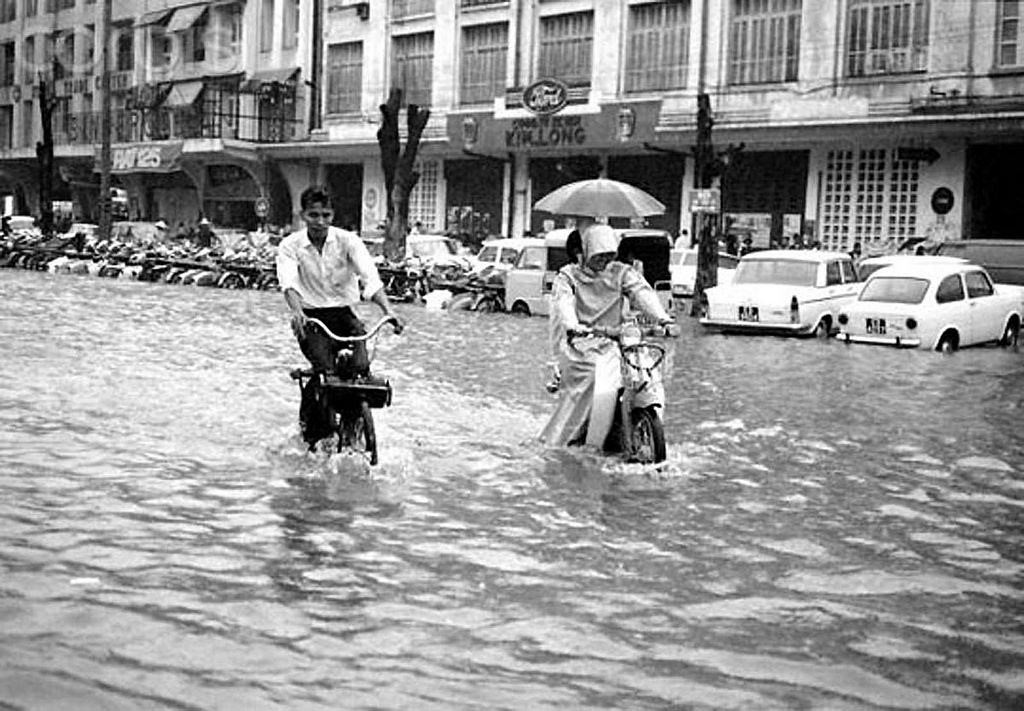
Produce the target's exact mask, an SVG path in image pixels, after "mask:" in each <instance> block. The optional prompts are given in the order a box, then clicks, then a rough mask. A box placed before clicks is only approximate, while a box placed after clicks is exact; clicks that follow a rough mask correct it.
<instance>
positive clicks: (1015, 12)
mask: <svg viewBox="0 0 1024 711" xmlns="http://www.w3.org/2000/svg"><path fill="white" fill-rule="evenodd" d="M1021 10H1022V8H1021V3H1020V0H1000V2H999V21H998V23H997V24H996V32H997V37H996V41H997V42H998V54H997V58H996V63H997V65H998V66H1000V67H1017V66H1020V65H1021V64H1024V51H1021V39H1022V38H1021V34H1022V30H1024V23H1022V22H1021Z"/></svg>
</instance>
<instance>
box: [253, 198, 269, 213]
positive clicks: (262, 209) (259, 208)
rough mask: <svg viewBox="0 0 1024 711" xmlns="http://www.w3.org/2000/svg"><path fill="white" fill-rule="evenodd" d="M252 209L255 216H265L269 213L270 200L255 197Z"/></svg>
mask: <svg viewBox="0 0 1024 711" xmlns="http://www.w3.org/2000/svg"><path fill="white" fill-rule="evenodd" d="M253 210H254V211H255V212H256V217H266V216H267V215H269V214H270V200H267V199H266V198H265V197H258V198H256V202H255V204H253Z"/></svg>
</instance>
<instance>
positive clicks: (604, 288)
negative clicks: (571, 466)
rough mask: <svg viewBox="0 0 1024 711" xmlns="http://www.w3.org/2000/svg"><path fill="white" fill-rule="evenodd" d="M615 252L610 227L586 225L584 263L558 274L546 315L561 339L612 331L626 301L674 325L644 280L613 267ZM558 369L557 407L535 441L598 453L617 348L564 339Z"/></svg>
mask: <svg viewBox="0 0 1024 711" xmlns="http://www.w3.org/2000/svg"><path fill="white" fill-rule="evenodd" d="M617 249H618V238H617V236H616V235H615V231H614V230H613V229H612V228H611V227H609V226H607V225H599V224H598V225H591V226H590V227H588V228H587V229H586V230H585V231H584V233H583V263H582V264H579V265H573V266H570V267H568V268H563V269H562V270H560V271H559V272H558V274H557V275H556V276H555V281H554V285H553V287H552V297H551V298H552V304H551V313H552V318H555V319H558V321H559V323H560V324H561V326H562V327H563V328H564V329H565V331H566V333H568V334H570V335H571V334H573V333H574V332H579V331H581V330H582V331H586V330H587V329H592V330H594V331H597V332H600V331H601V330H602V329H617V328H618V327H619V326H620V325H621V324H622V320H623V315H624V310H625V299H628V300H629V303H630V304H631V306H632V307H633V309H635V310H640V311H643V312H644V313H646V314H647V315H648V316H650V317H652V318H653V319H655V320H656V321H657V322H658V323H659V324H661V325H667V324H671V323H673V321H672V318H671V317H670V316H669V315H668V313H667V312H666V311H665V308H664V307H663V306H662V305H661V302H660V301H659V300H658V297H657V294H655V292H654V289H653V288H652V287H651V285H650V284H648V283H647V281H646V280H645V279H644V278H643V276H642V275H641V274H639V273H638V272H637V271H636V270H635V269H634V268H633V267H631V266H629V265H627V264H622V263H621V262H616V261H614V260H615V254H616V251H617ZM624 297H625V299H624ZM563 363H564V369H563V372H562V379H561V383H560V387H559V399H558V405H557V406H556V407H555V412H554V413H553V414H552V415H551V418H550V419H549V420H548V422H547V424H546V425H545V426H544V429H543V430H542V431H541V434H540V439H541V441H542V442H544V443H545V444H547V445H549V446H553V447H560V446H565V445H573V444H586V445H588V446H592V447H596V448H598V449H601V448H602V447H603V445H604V440H605V437H606V436H607V435H608V431H609V430H610V429H611V426H612V421H613V419H614V416H615V408H616V401H617V399H618V392H619V388H620V387H622V364H621V355H620V353H619V347H618V345H617V344H616V343H614V342H612V341H610V340H608V339H607V338H600V337H590V336H577V337H575V338H568V339H566V341H565V343H564V345H563Z"/></svg>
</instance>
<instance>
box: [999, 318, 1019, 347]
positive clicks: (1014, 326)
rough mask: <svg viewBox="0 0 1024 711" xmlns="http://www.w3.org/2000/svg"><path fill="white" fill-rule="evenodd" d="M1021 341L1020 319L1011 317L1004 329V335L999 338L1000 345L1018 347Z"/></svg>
mask: <svg viewBox="0 0 1024 711" xmlns="http://www.w3.org/2000/svg"><path fill="white" fill-rule="evenodd" d="M1019 342H1020V321H1018V320H1017V318H1016V317H1013V318H1011V319H1010V320H1009V321H1008V322H1007V324H1006V330H1005V331H1003V337H1002V338H1000V339H999V345H1001V346H1002V347H1003V348H1016V347H1017V344H1018V343H1019Z"/></svg>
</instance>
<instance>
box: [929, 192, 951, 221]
mask: <svg viewBox="0 0 1024 711" xmlns="http://www.w3.org/2000/svg"><path fill="white" fill-rule="evenodd" d="M953 201H954V198H953V191H952V190H950V189H949V188H935V192H933V193H932V210H934V211H935V214H936V215H945V214H948V213H949V211H950V210H952V209H953Z"/></svg>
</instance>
